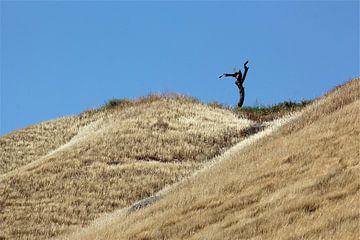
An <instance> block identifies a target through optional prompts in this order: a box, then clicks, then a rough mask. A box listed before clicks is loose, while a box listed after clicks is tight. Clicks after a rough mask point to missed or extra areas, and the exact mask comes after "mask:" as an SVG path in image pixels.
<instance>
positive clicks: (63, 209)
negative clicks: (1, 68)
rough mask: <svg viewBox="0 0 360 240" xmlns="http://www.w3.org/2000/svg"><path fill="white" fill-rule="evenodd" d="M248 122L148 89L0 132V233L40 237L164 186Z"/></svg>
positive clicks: (240, 133)
mask: <svg viewBox="0 0 360 240" xmlns="http://www.w3.org/2000/svg"><path fill="white" fill-rule="evenodd" d="M253 124H254V122H252V121H249V120H246V119H239V118H238V117H237V116H236V115H235V114H234V113H233V112H231V111H230V110H226V109H221V108H217V107H210V106H206V105H204V104H201V103H199V102H198V101H196V100H194V99H191V98H188V97H180V96H150V97H146V98H142V99H139V100H136V101H132V102H129V101H124V102H122V103H120V104H118V105H115V106H112V107H111V106H108V107H104V108H101V109H98V110H92V111H87V112H84V113H82V114H80V115H79V116H73V117H66V118H61V119H57V120H53V121H49V122H44V123H42V124H39V125H35V126H32V127H29V128H26V129H21V130H18V131H15V132H13V133H10V134H7V135H5V136H3V137H1V138H0V144H1V148H0V157H1V158H0V170H1V172H0V174H1V175H0V239H1V238H5V239H45V238H49V237H52V236H57V235H59V234H61V233H64V232H66V231H70V230H71V229H72V228H75V227H76V226H85V225H87V224H88V223H90V222H91V221H92V220H94V219H95V218H97V217H98V216H100V215H101V214H103V213H106V212H112V211H114V210H116V209H119V208H123V207H126V206H129V205H131V204H133V203H134V202H136V201H137V200H140V199H142V198H145V197H148V196H150V195H152V194H153V193H155V192H157V191H159V190H160V189H162V188H164V187H165V186H167V185H171V184H173V183H175V182H178V181H179V180H181V179H183V178H184V177H186V176H189V175H190V174H191V173H193V172H194V171H195V170H197V169H199V168H201V167H202V166H203V164H205V163H206V162H207V161H209V160H210V159H212V158H213V157H214V156H216V155H220V154H221V153H222V152H224V151H225V150H226V149H228V148H229V147H230V146H232V145H234V144H235V143H237V142H239V141H241V139H243V138H244V137H246V136H247V135H248V130H249V129H251V127H252V125H253Z"/></svg>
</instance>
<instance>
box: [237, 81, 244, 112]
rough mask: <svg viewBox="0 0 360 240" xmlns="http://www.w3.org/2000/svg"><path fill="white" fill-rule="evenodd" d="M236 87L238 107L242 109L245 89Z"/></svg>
mask: <svg viewBox="0 0 360 240" xmlns="http://www.w3.org/2000/svg"><path fill="white" fill-rule="evenodd" d="M238 87H239V93H240V99H239V103H238V107H242V105H243V104H244V99H245V89H244V87H243V86H239V85H238Z"/></svg>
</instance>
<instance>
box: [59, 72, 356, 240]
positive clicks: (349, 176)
mask: <svg viewBox="0 0 360 240" xmlns="http://www.w3.org/2000/svg"><path fill="white" fill-rule="evenodd" d="M359 108H360V79H359V78H358V79H354V80H352V81H350V82H348V83H347V84H345V85H343V86H341V87H339V88H337V89H335V90H334V91H332V92H330V93H329V94H327V95H326V96H324V97H323V98H321V99H319V100H317V101H316V102H314V103H313V104H311V105H310V106H309V107H307V108H306V109H305V110H304V111H303V113H302V114H301V115H300V116H299V117H297V118H295V119H293V120H292V121H290V122H289V123H288V124H286V125H284V126H283V127H282V128H280V129H279V130H278V131H276V132H275V133H273V134H271V135H270V136H266V137H264V138H262V139H260V140H258V141H256V142H255V143H253V144H251V145H249V146H246V147H244V148H242V149H239V150H238V151H232V152H231V153H230V154H226V157H224V159H222V161H220V162H219V163H218V164H216V167H212V168H209V169H208V170H206V171H202V172H201V173H200V174H197V175H195V176H194V177H191V178H189V179H188V180H186V181H185V182H183V183H182V184H180V185H178V186H177V187H175V188H174V189H172V190H171V191H170V192H169V193H168V194H167V195H166V196H165V197H164V198H163V199H162V200H160V201H158V202H157V203H155V204H153V205H151V206H149V207H148V208H145V209H142V210H139V211H137V212H135V213H132V214H130V215H128V216H123V215H121V216H119V217H115V218H114V219H111V220H109V221H108V223H106V224H103V225H101V224H100V226H94V227H92V228H89V229H85V230H83V231H79V232H77V233H75V234H73V235H70V236H66V237H64V238H65V239H83V240H84V239H104V240H105V239H359V237H360V233H359V221H360V201H359V197H360V181H359V177H360V174H359V173H360V172H359V170H360V163H359V161H360V156H359V149H360V146H359V142H360V126H359ZM104 221H106V219H104Z"/></svg>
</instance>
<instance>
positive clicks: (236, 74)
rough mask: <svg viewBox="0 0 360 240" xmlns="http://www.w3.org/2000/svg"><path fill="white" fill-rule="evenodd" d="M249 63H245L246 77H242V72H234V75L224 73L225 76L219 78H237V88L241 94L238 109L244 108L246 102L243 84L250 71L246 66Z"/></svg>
mask: <svg viewBox="0 0 360 240" xmlns="http://www.w3.org/2000/svg"><path fill="white" fill-rule="evenodd" d="M248 62H249V61H246V62H245V63H244V69H245V71H244V75H242V73H241V70H239V71H237V72H234V73H224V74H223V75H221V76H220V77H219V78H221V77H223V76H224V77H234V78H236V81H235V84H236V86H237V87H238V88H239V94H240V99H239V102H238V107H242V105H243V104H244V100H245V89H244V86H243V83H244V81H245V78H246V75H247V72H248V70H249V68H248V66H246V65H247V64H248Z"/></svg>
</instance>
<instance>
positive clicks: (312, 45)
mask: <svg viewBox="0 0 360 240" xmlns="http://www.w3.org/2000/svg"><path fill="white" fill-rule="evenodd" d="M245 60H249V65H248V66H249V67H250V70H249V73H248V76H247V79H246V81H245V83H244V86H245V91H246V98H245V105H248V106H250V105H256V104H260V105H269V104H275V103H277V102H280V101H284V100H302V99H312V98H315V97H318V96H320V95H322V94H324V93H325V92H327V91H328V90H330V89H331V88H333V87H334V86H336V85H338V84H341V83H343V82H345V81H347V80H349V79H351V78H353V77H356V76H359V2H358V1H304V2H291V1H254V2H250V1H242V2H240V1H239V2H236V1H209V2H205V1H185V2H184V1H183V2H174V1H168V2H166V1H158V2H151V1H142V2H130V1H89V2H86V1H65V2H62V1H56V2H50V1H48V2H46V1H1V118H0V128H1V129H0V134H1V135H3V134H5V133H8V132H10V131H12V130H14V129H17V128H22V127H26V126H28V125H31V124H34V123H38V122H40V121H44V120H48V119H53V118H56V117H60V116H64V115H71V114H78V113H80V112H82V111H84V110H86V109H89V108H95V107H98V106H100V105H102V104H104V102H105V101H107V100H109V99H111V98H114V97H115V98H130V99H132V98H137V97H140V96H144V95H148V94H149V93H159V92H161V93H163V92H176V93H181V94H187V95H191V96H194V97H196V98H198V99H200V100H202V101H204V102H210V101H218V102H220V103H225V104H228V105H232V106H235V105H236V103H237V101H238V98H239V96H238V90H237V88H236V86H235V85H234V79H230V78H225V79H224V78H222V79H219V78H218V76H219V75H220V74H222V73H223V72H232V71H233V68H235V67H236V68H237V69H238V68H240V67H241V68H242V65H243V62H244V61H245Z"/></svg>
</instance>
